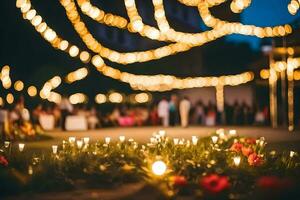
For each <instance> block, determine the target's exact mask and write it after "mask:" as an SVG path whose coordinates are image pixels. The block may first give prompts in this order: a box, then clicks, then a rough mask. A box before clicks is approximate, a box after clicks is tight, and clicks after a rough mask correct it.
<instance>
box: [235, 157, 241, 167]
mask: <svg viewBox="0 0 300 200" xmlns="http://www.w3.org/2000/svg"><path fill="white" fill-rule="evenodd" d="M233 163H234V165H235V166H236V167H238V166H239V165H240V163H241V157H240V156H236V157H233Z"/></svg>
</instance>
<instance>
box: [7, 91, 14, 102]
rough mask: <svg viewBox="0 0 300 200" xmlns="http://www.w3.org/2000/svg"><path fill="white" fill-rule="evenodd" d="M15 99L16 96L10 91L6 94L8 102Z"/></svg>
mask: <svg viewBox="0 0 300 200" xmlns="http://www.w3.org/2000/svg"><path fill="white" fill-rule="evenodd" d="M14 101H15V98H14V96H13V95H12V93H8V94H7V95H6V102H7V103H8V104H12V103H13V102H14Z"/></svg>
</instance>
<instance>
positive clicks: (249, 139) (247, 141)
mask: <svg viewBox="0 0 300 200" xmlns="http://www.w3.org/2000/svg"><path fill="white" fill-rule="evenodd" d="M246 143H247V144H256V139H255V138H247V139H246Z"/></svg>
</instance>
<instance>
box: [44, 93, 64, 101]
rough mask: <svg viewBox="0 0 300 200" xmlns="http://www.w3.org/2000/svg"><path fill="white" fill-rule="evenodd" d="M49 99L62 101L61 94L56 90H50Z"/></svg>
mask: <svg viewBox="0 0 300 200" xmlns="http://www.w3.org/2000/svg"><path fill="white" fill-rule="evenodd" d="M47 99H48V101H50V102H53V103H56V104H59V103H60V102H61V95H60V94H58V93H56V92H50V95H49V97H48V98H47Z"/></svg>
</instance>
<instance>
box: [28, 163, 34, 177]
mask: <svg viewBox="0 0 300 200" xmlns="http://www.w3.org/2000/svg"><path fill="white" fill-rule="evenodd" d="M28 174H29V175H32V174H33V168H32V166H31V165H29V166H28Z"/></svg>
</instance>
